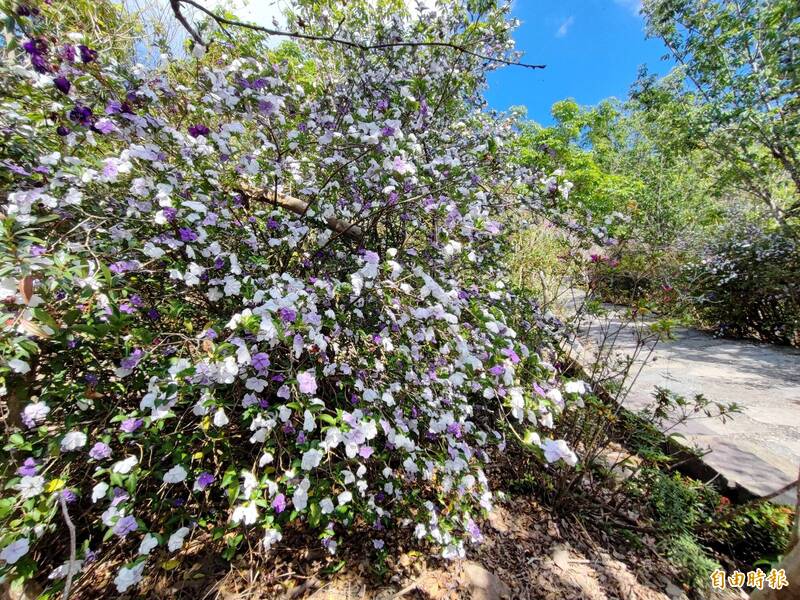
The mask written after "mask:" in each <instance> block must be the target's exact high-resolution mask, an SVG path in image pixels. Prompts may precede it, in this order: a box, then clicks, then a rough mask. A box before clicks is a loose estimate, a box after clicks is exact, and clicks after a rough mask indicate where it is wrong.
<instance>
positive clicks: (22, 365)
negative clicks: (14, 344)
mask: <svg viewBox="0 0 800 600" xmlns="http://www.w3.org/2000/svg"><path fill="white" fill-rule="evenodd" d="M8 366H9V367H11V370H12V371H14V372H15V373H20V374H22V375H24V374H25V373H27V372H28V371H30V370H31V366H30V365H29V364H28V363H26V362H25V361H24V360H20V359H18V358H12V359H11V360H10V361H8Z"/></svg>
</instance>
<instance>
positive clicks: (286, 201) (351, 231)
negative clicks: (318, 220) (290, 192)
mask: <svg viewBox="0 0 800 600" xmlns="http://www.w3.org/2000/svg"><path fill="white" fill-rule="evenodd" d="M239 191H241V193H242V194H244V195H245V196H247V197H248V198H252V199H255V200H262V201H265V202H274V203H275V204H277V205H278V206H280V207H281V208H285V209H286V210H288V211H290V212H293V213H294V214H296V215H298V216H301V217H302V216H305V215H306V212H307V211H308V205H309V203H308V202H305V201H304V200H300V199H299V198H295V197H294V196H287V195H286V194H277V195H274V194H273V193H272V191H270V190H259V189H255V188H250V187H242V188H241V189H240V190H239ZM326 223H327V226H328V228H329V229H332V230H333V231H335V232H336V233H339V234H341V235H344V236H346V237H348V238H350V239H351V240H354V241H357V242H358V241H361V238H362V237H363V235H364V233H363V231H362V230H361V227H359V226H358V225H355V224H353V223H348V222H347V221H342V220H341V219H337V218H336V217H328V219H327V220H326Z"/></svg>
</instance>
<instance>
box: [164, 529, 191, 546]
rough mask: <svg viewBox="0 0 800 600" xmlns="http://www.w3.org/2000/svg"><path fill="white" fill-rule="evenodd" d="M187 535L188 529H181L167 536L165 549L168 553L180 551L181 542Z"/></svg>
mask: <svg viewBox="0 0 800 600" xmlns="http://www.w3.org/2000/svg"><path fill="white" fill-rule="evenodd" d="M188 534H189V528H188V527H181V528H180V529H178V531H176V532H175V533H173V534H172V535H171V536H169V540H167V549H168V550H169V551H170V552H175V551H176V550H180V549H181V548H182V547H183V540H184V538H185V537H186V536H187V535H188Z"/></svg>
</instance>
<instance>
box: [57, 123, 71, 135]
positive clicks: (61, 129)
mask: <svg viewBox="0 0 800 600" xmlns="http://www.w3.org/2000/svg"><path fill="white" fill-rule="evenodd" d="M56 133H57V134H58V135H60V136H61V137H67V136H68V135H69V134H70V130H69V127H64V126H63V125H59V126H58V127H56Z"/></svg>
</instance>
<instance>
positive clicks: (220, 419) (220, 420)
mask: <svg viewBox="0 0 800 600" xmlns="http://www.w3.org/2000/svg"><path fill="white" fill-rule="evenodd" d="M228 423H230V419H228V415H226V414H225V410H224V409H222V408H218V409H217V412H215V413H214V425H216V426H217V427H224V426H225V425H227V424H228Z"/></svg>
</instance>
